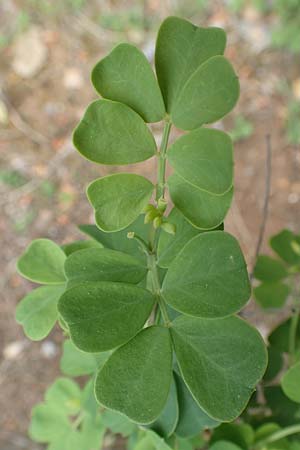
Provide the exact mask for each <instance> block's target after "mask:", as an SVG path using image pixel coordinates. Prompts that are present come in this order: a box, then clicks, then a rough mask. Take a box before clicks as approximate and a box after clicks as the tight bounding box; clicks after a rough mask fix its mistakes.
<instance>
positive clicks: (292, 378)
mask: <svg viewBox="0 0 300 450" xmlns="http://www.w3.org/2000/svg"><path fill="white" fill-rule="evenodd" d="M281 387H282V390H283V392H284V393H285V395H286V396H287V397H288V398H289V399H290V400H292V401H293V402H296V403H300V362H298V363H297V364H295V365H293V366H292V367H290V368H289V369H288V370H287V371H286V372H285V374H284V375H283V377H282V379H281Z"/></svg>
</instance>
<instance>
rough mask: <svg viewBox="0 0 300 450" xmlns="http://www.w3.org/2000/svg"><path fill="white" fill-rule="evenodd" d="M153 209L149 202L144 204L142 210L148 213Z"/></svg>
mask: <svg viewBox="0 0 300 450" xmlns="http://www.w3.org/2000/svg"><path fill="white" fill-rule="evenodd" d="M153 210H154V211H155V210H156V208H155V206H154V205H151V203H149V205H147V206H145V208H144V209H143V212H144V213H148V212H151V211H153Z"/></svg>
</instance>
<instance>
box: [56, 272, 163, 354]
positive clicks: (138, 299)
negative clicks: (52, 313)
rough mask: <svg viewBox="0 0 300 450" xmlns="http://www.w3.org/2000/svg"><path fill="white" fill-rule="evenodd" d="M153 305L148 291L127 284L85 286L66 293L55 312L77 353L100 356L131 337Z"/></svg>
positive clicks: (100, 283) (103, 282)
mask: <svg viewBox="0 0 300 450" xmlns="http://www.w3.org/2000/svg"><path fill="white" fill-rule="evenodd" d="M154 301H155V299H154V297H153V295H152V294H151V293H150V292H149V291H146V290H145V289H143V288H140V287H137V286H133V285H130V284H125V283H113V282H108V281H99V282H86V283H82V284H79V285H77V286H74V287H73V288H71V289H68V290H67V291H66V292H65V293H64V294H63V296H62V297H61V299H60V301H59V304H58V310H59V313H60V314H61V315H62V317H63V319H64V320H65V321H66V322H67V324H68V327H69V331H70V335H71V339H72V341H73V342H74V344H75V345H76V346H77V347H78V348H79V349H80V350H83V351H86V352H102V351H105V350H110V349H112V348H115V347H118V346H119V345H121V344H124V343H125V342H127V341H128V340H129V339H131V338H132V337H133V336H135V335H136V333H137V332H138V331H139V330H140V329H141V328H142V327H143V325H144V323H145V322H146V320H147V319H148V317H149V315H150V313H151V310H152V308H153V305H154Z"/></svg>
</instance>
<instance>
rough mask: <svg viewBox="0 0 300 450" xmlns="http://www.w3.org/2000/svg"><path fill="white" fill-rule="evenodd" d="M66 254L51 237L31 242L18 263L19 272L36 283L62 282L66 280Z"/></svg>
mask: <svg viewBox="0 0 300 450" xmlns="http://www.w3.org/2000/svg"><path fill="white" fill-rule="evenodd" d="M65 259H66V255H65V254H64V252H63V251H62V249H61V248H60V247H59V246H58V245H56V244H55V243H54V242H52V241H50V240H49V239H36V240H34V241H32V242H31V244H30V245H29V246H28V247H27V249H26V250H25V252H24V253H23V255H22V256H21V257H20V258H19V260H18V263H17V269H18V272H19V273H20V274H21V275H22V276H23V277H25V278H27V279H28V280H30V281H34V282H35V283H42V284H62V283H64V282H65V274H64V263H65Z"/></svg>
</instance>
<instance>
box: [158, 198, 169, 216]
mask: <svg viewBox="0 0 300 450" xmlns="http://www.w3.org/2000/svg"><path fill="white" fill-rule="evenodd" d="M167 206H168V202H167V201H166V200H165V199H164V198H163V197H160V198H159V199H158V202H157V207H158V210H159V211H160V212H162V213H164V212H165V210H166V209H167Z"/></svg>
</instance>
